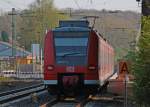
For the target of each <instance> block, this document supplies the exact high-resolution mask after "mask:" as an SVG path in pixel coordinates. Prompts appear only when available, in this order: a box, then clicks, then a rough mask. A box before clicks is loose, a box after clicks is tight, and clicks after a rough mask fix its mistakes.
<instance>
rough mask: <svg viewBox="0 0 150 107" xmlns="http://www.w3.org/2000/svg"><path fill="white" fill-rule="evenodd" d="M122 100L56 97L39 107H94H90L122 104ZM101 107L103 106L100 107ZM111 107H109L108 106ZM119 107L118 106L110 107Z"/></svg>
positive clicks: (109, 97) (101, 97)
mask: <svg viewBox="0 0 150 107" xmlns="http://www.w3.org/2000/svg"><path fill="white" fill-rule="evenodd" d="M123 102H124V98H123V97H121V96H113V97H112V96H89V97H78V98H64V99H63V100H58V99H57V97H53V99H52V100H50V101H49V102H47V103H45V104H43V105H41V106H40V107H94V106H90V105H94V104H97V105H98V104H99V103H101V104H106V105H107V104H110V105H111V104H120V105H121V104H123ZM102 107H103V106H102ZM110 107H111V106H110ZM112 107H120V106H112Z"/></svg>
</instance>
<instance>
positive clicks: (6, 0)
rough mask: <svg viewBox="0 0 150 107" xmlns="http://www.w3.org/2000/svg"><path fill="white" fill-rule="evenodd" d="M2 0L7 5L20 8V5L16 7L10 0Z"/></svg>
mask: <svg viewBox="0 0 150 107" xmlns="http://www.w3.org/2000/svg"><path fill="white" fill-rule="evenodd" d="M2 2H3V3H5V4H8V5H9V6H13V7H15V8H17V9H18V10H22V9H21V8H20V7H18V6H17V5H14V4H12V2H10V1H8V0H5V1H2ZM9 8H10V7H9Z"/></svg>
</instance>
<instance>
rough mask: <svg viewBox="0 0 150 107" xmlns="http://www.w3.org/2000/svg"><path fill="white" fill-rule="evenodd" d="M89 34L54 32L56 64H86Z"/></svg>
mask: <svg viewBox="0 0 150 107" xmlns="http://www.w3.org/2000/svg"><path fill="white" fill-rule="evenodd" d="M88 36H89V33H88V32H56V33H54V41H55V52H56V64H58V65H69V66H76V65H86V64H87V46H88Z"/></svg>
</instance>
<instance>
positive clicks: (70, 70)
mask: <svg viewBox="0 0 150 107" xmlns="http://www.w3.org/2000/svg"><path fill="white" fill-rule="evenodd" d="M74 69H75V68H74V66H67V67H66V71H67V72H74Z"/></svg>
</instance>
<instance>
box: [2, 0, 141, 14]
mask: <svg viewBox="0 0 150 107" xmlns="http://www.w3.org/2000/svg"><path fill="white" fill-rule="evenodd" d="M32 2H34V0H0V10H3V11H9V10H11V8H13V7H15V8H16V9H18V10H19V9H24V8H27V6H28V5H29V4H31V3H32ZM54 5H55V6H56V7H57V8H59V9H62V8H74V9H96V10H101V9H107V10H132V11H136V12H140V11H141V7H139V6H138V3H137V2H136V0H54Z"/></svg>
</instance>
